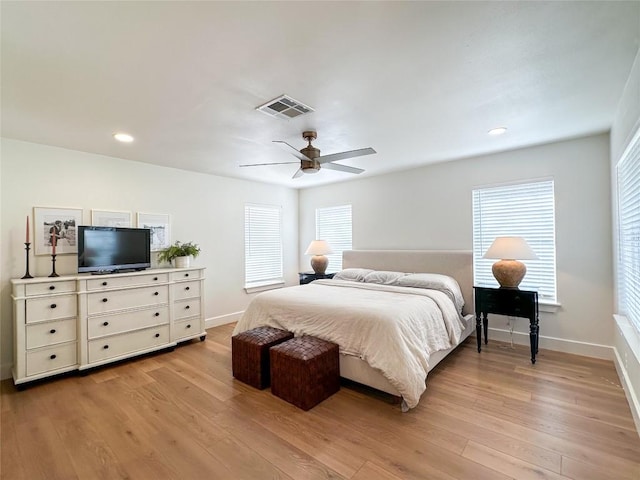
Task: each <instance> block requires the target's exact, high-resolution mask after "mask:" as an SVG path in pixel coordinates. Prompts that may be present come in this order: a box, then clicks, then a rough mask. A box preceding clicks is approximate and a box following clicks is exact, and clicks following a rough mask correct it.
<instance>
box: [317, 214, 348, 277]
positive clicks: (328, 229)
mask: <svg viewBox="0 0 640 480" xmlns="http://www.w3.org/2000/svg"><path fill="white" fill-rule="evenodd" d="M316 239H317V240H326V241H327V243H328V244H329V245H330V246H331V249H332V250H333V253H332V254H330V255H327V258H328V259H329V266H328V267H327V271H328V272H338V271H340V270H342V252H343V251H344V250H351V248H352V247H351V205H341V206H339V207H327V208H318V209H316Z"/></svg>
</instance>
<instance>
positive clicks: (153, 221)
mask: <svg viewBox="0 0 640 480" xmlns="http://www.w3.org/2000/svg"><path fill="white" fill-rule="evenodd" d="M137 225H138V228H149V229H150V230H151V251H152V252H158V251H160V250H164V249H165V248H167V247H168V246H169V245H171V224H170V217H169V214H166V213H140V212H138V218H137Z"/></svg>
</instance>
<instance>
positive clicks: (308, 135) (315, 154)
mask: <svg viewBox="0 0 640 480" xmlns="http://www.w3.org/2000/svg"><path fill="white" fill-rule="evenodd" d="M302 138H304V139H305V140H306V141H307V142H309V144H308V145H307V146H306V147H304V148H302V149H300V150H297V149H296V148H295V147H293V146H292V145H289V144H288V143H287V142H285V141H283V140H274V141H273V142H274V143H277V144H279V145H280V146H282V147H283V148H285V149H286V150H287V151H288V152H289V153H291V154H292V155H293V156H295V157H297V158H298V159H299V160H300V168H299V169H298V170H297V171H296V173H294V174H293V177H292V178H298V177H300V176H301V175H302V174H304V173H318V172H319V171H320V168H321V167H322V166H324V167H325V168H328V169H329V170H338V171H341V172H347V173H356V174H357V173H362V172H364V170H363V169H361V168H356V167H349V166H347V165H341V164H339V163H333V162H335V161H337V160H344V159H347V158H353V157H360V156H363V155H371V154H373V153H377V152H376V151H375V150H374V149H373V148H371V147H368V148H360V149H358V150H350V151H348V152H340V153H332V154H331V155H323V156H320V149H319V148H316V147H314V146H313V145H311V142H312V141H313V140H315V139H316V138H318V134H317V132H316V131H315V130H305V131H304V132H302ZM283 163H290V162H276V163H257V164H256V163H254V164H250V165H240V166H241V167H257V166H263V165H282V164H283ZM291 163H294V162H291Z"/></svg>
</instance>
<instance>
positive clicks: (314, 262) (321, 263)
mask: <svg viewBox="0 0 640 480" xmlns="http://www.w3.org/2000/svg"><path fill="white" fill-rule="evenodd" d="M327 265H329V259H328V258H327V257H325V256H324V255H314V256H313V257H311V268H313V271H314V272H315V273H316V275H324V273H325V272H326V271H327Z"/></svg>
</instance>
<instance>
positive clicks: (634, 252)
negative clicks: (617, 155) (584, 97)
mask: <svg viewBox="0 0 640 480" xmlns="http://www.w3.org/2000/svg"><path fill="white" fill-rule="evenodd" d="M617 170H618V172H617V173H618V242H619V243H618V303H619V305H620V313H622V314H624V315H626V316H627V318H629V320H630V321H631V323H632V324H634V325H635V326H636V328H637V329H638V331H640V131H639V132H638V133H637V134H636V136H635V138H634V140H633V141H632V142H631V144H630V145H629V147H628V148H627V150H626V151H625V153H624V155H623V156H622V158H621V160H620V162H619V163H618V167H617Z"/></svg>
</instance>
